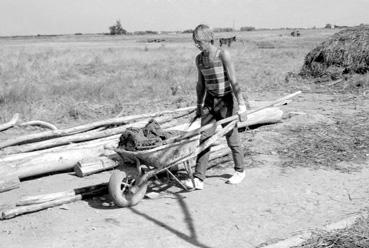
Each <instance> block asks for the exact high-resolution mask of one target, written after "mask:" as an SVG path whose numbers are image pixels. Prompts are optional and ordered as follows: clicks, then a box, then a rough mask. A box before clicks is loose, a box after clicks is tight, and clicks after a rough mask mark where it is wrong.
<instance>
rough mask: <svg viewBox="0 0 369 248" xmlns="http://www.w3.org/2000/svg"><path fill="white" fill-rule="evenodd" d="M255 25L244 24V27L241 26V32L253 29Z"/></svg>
mask: <svg viewBox="0 0 369 248" xmlns="http://www.w3.org/2000/svg"><path fill="white" fill-rule="evenodd" d="M254 30H255V27H251V26H246V27H241V28H240V31H241V32H245V31H254Z"/></svg>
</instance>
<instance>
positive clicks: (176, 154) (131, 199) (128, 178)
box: [109, 115, 238, 207]
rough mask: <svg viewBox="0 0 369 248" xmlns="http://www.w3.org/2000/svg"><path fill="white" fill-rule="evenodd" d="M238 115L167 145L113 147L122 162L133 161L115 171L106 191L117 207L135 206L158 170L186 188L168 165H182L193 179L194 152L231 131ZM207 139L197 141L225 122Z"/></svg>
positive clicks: (171, 166)
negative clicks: (134, 148)
mask: <svg viewBox="0 0 369 248" xmlns="http://www.w3.org/2000/svg"><path fill="white" fill-rule="evenodd" d="M237 121H238V116H237V115H235V116H231V117H229V118H226V119H223V120H221V121H218V122H216V123H212V124H208V125H206V126H203V127H201V128H197V129H195V130H192V131H189V132H185V134H182V135H180V136H177V137H173V138H172V139H170V140H169V141H168V142H167V144H165V145H161V146H158V147H155V148H152V149H148V150H140V151H127V150H125V149H121V148H114V149H113V150H114V151H115V152H116V153H118V154H119V155H120V157H121V158H122V159H123V161H127V160H128V161H133V162H135V165H136V166H135V168H134V170H133V171H132V170H131V171H128V172H125V171H122V170H119V169H118V170H114V171H113V173H112V175H111V177H110V180H109V194H110V195H111V197H112V199H113V201H114V202H115V204H116V205H117V206H119V207H129V206H134V205H136V204H137V203H139V202H140V201H141V200H142V198H143V197H144V196H145V194H146V191H147V187H148V186H149V184H150V179H152V178H154V177H155V176H156V175H157V174H159V173H161V172H167V173H168V175H169V176H171V177H172V178H173V179H174V180H175V181H176V182H177V183H178V184H180V185H181V186H182V187H183V188H184V189H185V190H189V189H188V188H187V187H186V186H185V185H183V184H182V183H181V181H180V180H179V179H178V178H177V177H176V176H175V175H174V174H173V173H172V172H171V170H170V169H171V168H173V167H174V168H175V166H182V167H184V168H185V170H186V172H187V173H188V176H189V178H191V179H192V180H193V176H192V168H191V167H193V166H194V165H195V162H196V157H197V155H198V154H199V153H200V152H202V151H203V150H205V149H206V148H208V147H210V146H211V145H213V144H214V143H215V142H216V140H217V139H218V138H220V137H222V136H224V135H225V134H226V133H228V132H229V131H231V130H232V129H233V128H234V127H235V125H236V124H237ZM226 123H228V124H227V125H226V126H224V127H223V128H221V129H217V131H216V132H215V133H214V135H212V136H211V137H210V138H208V139H206V140H205V141H204V142H202V143H201V144H200V136H201V132H203V131H205V130H207V129H209V128H212V127H214V126H218V125H220V124H226Z"/></svg>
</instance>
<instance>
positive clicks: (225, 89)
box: [198, 49, 232, 97]
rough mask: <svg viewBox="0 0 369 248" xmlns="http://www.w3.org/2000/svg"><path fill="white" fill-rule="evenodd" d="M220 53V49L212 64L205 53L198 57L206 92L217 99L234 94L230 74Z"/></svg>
mask: <svg viewBox="0 0 369 248" xmlns="http://www.w3.org/2000/svg"><path fill="white" fill-rule="evenodd" d="M220 52H221V50H220V49H218V50H217V51H216V53H215V57H214V60H213V61H212V62H211V61H210V59H209V56H208V55H205V54H204V52H202V53H200V56H199V57H198V65H199V69H200V71H201V74H202V75H203V76H204V80H205V87H206V91H207V92H208V93H209V94H210V95H212V96H215V97H222V96H225V95H227V94H229V93H230V92H232V87H231V83H230V82H229V78H228V73H227V71H226V70H225V68H224V66H223V62H222V60H221V58H220Z"/></svg>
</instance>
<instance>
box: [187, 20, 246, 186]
mask: <svg viewBox="0 0 369 248" xmlns="http://www.w3.org/2000/svg"><path fill="white" fill-rule="evenodd" d="M193 40H194V42H195V45H196V47H197V48H199V49H200V51H201V53H200V54H198V55H197V56H196V67H197V70H198V81H197V85H196V93H197V111H196V116H198V117H201V126H204V125H206V124H209V123H214V122H216V121H219V120H221V119H224V118H227V117H230V116H232V115H234V114H235V113H236V111H235V108H234V96H235V97H236V99H237V103H238V112H237V113H238V115H239V118H240V120H241V121H246V119H247V116H246V105H245V102H244V100H243V97H242V94H241V89H240V87H239V85H238V83H237V81H236V77H235V70H234V65H233V63H232V61H231V57H230V54H229V52H228V51H226V50H222V49H219V48H217V47H216V46H215V45H214V34H213V32H212V30H211V29H210V28H209V27H208V26H207V25H203V24H200V25H198V26H197V27H196V28H195V30H194V31H193ZM204 98H205V100H204ZM214 132H215V128H212V129H211V130H208V131H205V132H204V133H202V134H201V139H200V140H201V141H200V142H202V141H203V140H205V139H207V138H209V137H210V136H212V135H213V134H214ZM226 139H227V144H228V146H229V148H230V149H231V151H232V155H233V161H234V168H235V173H234V175H233V176H232V177H231V178H229V179H228V180H227V182H228V183H230V184H238V183H240V182H241V181H242V180H243V179H244V177H245V171H244V158H243V153H242V149H241V144H240V139H239V136H238V129H237V127H235V128H234V129H233V130H231V131H230V132H229V133H227V134H226ZM209 153H210V148H208V149H206V150H204V151H203V152H201V153H200V154H199V155H198V157H197V160H196V169H195V173H194V183H193V182H192V180H190V179H188V180H185V181H184V184H185V185H186V186H187V187H188V188H195V189H199V190H200V189H203V188H204V182H203V181H204V180H205V172H206V169H207V167H208V160H209Z"/></svg>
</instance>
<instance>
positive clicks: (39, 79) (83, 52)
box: [0, 30, 334, 125]
mask: <svg viewBox="0 0 369 248" xmlns="http://www.w3.org/2000/svg"><path fill="white" fill-rule="evenodd" d="M333 32H334V31H332V30H306V31H303V32H302V35H303V36H302V37H299V38H296V37H291V36H290V34H289V33H290V32H289V31H288V30H280V31H257V32H242V33H239V34H237V35H238V37H239V39H238V41H237V42H236V43H233V45H232V47H231V48H230V51H231V54H232V55H233V58H234V61H235V64H236V70H237V73H238V80H239V82H240V83H241V85H242V87H243V89H244V92H245V93H247V95H249V96H250V97H253V96H256V95H260V96H262V97H264V98H266V97H267V95H268V94H269V93H271V92H275V91H280V92H285V93H287V92H291V91H293V90H295V89H302V90H306V89H309V86H306V85H305V86H304V85H303V84H300V85H296V84H288V83H287V82H285V77H286V74H287V73H288V72H290V71H292V72H297V71H299V70H300V68H301V66H302V63H303V58H304V56H305V54H306V53H307V52H308V51H309V50H311V49H312V48H313V47H314V46H316V45H317V43H318V42H320V41H321V40H322V39H324V38H325V37H327V36H329V35H331V34H332V33H333ZM227 35H229V34H226V33H225V34H218V37H222V36H227ZM155 37H156V36H155ZM155 37H154V38H155ZM159 37H160V39H164V40H165V41H164V42H160V43H148V42H147V41H148V40H150V39H151V38H153V37H150V36H122V37H111V36H97V35H96V36H94V35H90V36H88V35H86V36H73V35H71V36H59V37H35V38H3V39H0V44H1V48H0V55H1V58H2V59H1V62H0V107H1V108H0V122H5V121H6V120H8V119H10V118H11V117H12V115H13V114H14V113H16V112H18V113H20V114H21V117H22V118H23V119H24V120H31V119H40V120H44V121H49V122H51V123H54V124H69V125H70V124H72V123H73V122H76V121H90V120H95V119H103V118H106V117H111V116H114V115H116V114H118V113H119V112H120V111H121V110H122V109H123V113H124V114H132V113H139V112H152V111H154V110H157V109H165V108H176V107H180V106H186V105H191V104H193V103H194V101H195V82H196V68H195V65H194V58H195V56H196V54H197V53H198V52H199V51H198V50H197V48H196V47H195V46H194V45H193V42H192V40H191V35H190V34H182V35H179V34H178V35H161V36H159ZM147 106H150V109H148V108H147Z"/></svg>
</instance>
